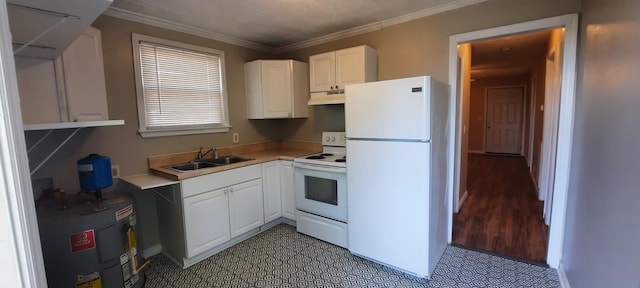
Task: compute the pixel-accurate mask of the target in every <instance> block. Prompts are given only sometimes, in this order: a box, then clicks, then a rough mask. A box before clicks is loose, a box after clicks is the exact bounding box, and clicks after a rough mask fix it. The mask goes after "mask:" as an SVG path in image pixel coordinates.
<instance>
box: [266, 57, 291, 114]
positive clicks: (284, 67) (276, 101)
mask: <svg viewBox="0 0 640 288" xmlns="http://www.w3.org/2000/svg"><path fill="white" fill-rule="evenodd" d="M291 68H292V67H291V61H286V60H273V61H262V97H263V98H262V99H263V103H264V106H263V109H264V118H288V117H291V114H292V113H291V112H292V101H291V99H292V98H293V89H292V87H293V86H292V85H293V83H292V82H291V81H292V77H291V73H292V71H291Z"/></svg>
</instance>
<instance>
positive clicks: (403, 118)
mask: <svg viewBox="0 0 640 288" xmlns="http://www.w3.org/2000/svg"><path fill="white" fill-rule="evenodd" d="M432 84H433V83H432V82H431V78H430V77H413V78H404V79H395V80H387V81H378V82H369V83H362V84H354V85H349V86H347V88H346V93H345V107H344V109H345V121H346V124H345V126H346V127H345V128H346V132H347V138H375V139H411V140H429V138H430V135H431V131H430V127H431V122H430V121H431V117H430V116H429V113H430V111H431V108H430V105H431V103H430V97H431V95H430V89H431V88H430V87H431V85H432Z"/></svg>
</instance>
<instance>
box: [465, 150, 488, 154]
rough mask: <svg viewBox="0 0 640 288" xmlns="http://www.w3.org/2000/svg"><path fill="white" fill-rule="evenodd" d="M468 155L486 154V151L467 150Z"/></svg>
mask: <svg viewBox="0 0 640 288" xmlns="http://www.w3.org/2000/svg"><path fill="white" fill-rule="evenodd" d="M467 153H469V154H484V151H479V150H467Z"/></svg>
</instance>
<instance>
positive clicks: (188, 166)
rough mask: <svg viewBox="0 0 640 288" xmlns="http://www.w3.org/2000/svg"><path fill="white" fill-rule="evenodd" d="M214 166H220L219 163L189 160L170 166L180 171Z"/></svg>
mask: <svg viewBox="0 0 640 288" xmlns="http://www.w3.org/2000/svg"><path fill="white" fill-rule="evenodd" d="M216 166H220V164H216V163H210V162H205V161H201V162H189V163H182V164H178V165H173V166H171V168H173V169H175V170H180V171H193V170H198V169H203V168H210V167H216Z"/></svg>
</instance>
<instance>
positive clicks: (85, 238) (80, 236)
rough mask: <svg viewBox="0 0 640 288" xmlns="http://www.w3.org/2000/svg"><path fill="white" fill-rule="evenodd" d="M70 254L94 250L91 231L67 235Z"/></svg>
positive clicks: (93, 239) (94, 239)
mask: <svg viewBox="0 0 640 288" xmlns="http://www.w3.org/2000/svg"><path fill="white" fill-rule="evenodd" d="M69 241H70V242H71V252H72V253H75V252H82V251H85V250H90V249H93V248H96V238H95V233H94V231H93V229H90V230H85V231H82V232H79V233H74V234H71V235H69Z"/></svg>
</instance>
